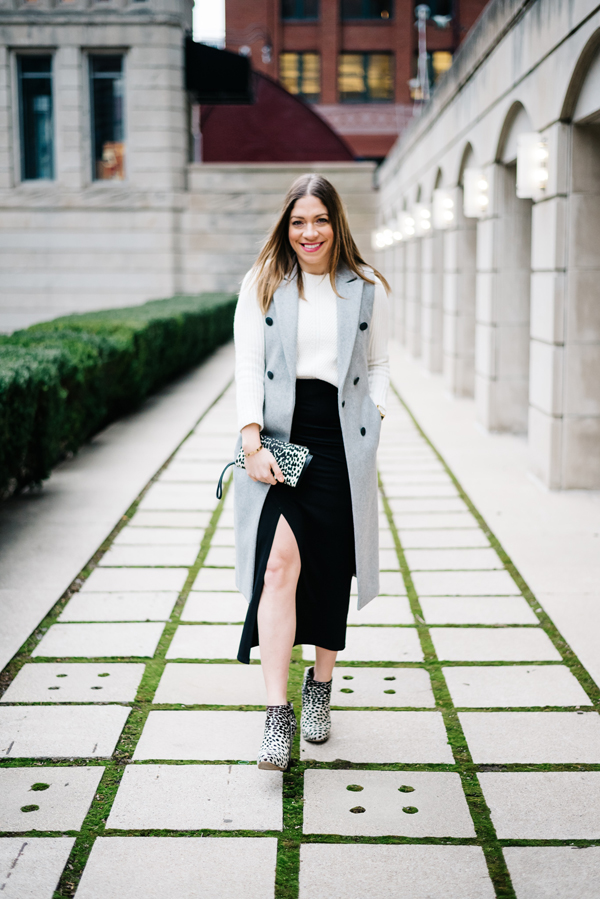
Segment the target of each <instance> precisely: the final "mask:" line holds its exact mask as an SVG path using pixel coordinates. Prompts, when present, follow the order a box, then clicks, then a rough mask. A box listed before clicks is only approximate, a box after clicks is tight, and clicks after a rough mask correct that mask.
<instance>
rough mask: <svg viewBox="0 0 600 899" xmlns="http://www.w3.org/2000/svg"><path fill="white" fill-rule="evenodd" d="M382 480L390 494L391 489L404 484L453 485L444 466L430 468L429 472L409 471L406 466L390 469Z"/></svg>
mask: <svg viewBox="0 0 600 899" xmlns="http://www.w3.org/2000/svg"><path fill="white" fill-rule="evenodd" d="M382 480H383V482H384V484H385V487H386V489H387V490H388V493H389V488H390V487H393V486H396V485H401V486H402V485H404V484H453V483H454V482H453V480H452V478H451V477H450V475H449V474H448V473H447V472H446V471H445V469H444V467H443V466H442V465H439V464H438V465H437V466H433V467H431V466H430V470H428V471H414V470H412V469H411V470H409V471H407V470H406V468H405V466H401V467H399V468H397V469H392V468H390V469H388V470H387V471H386V473H385V474H384V475H383V476H382Z"/></svg>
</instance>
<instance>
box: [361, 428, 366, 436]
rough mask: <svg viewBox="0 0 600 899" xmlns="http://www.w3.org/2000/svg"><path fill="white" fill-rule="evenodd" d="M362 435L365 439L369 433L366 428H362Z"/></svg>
mask: <svg viewBox="0 0 600 899" xmlns="http://www.w3.org/2000/svg"><path fill="white" fill-rule="evenodd" d="M360 433H361V434H362V435H363V437H364V436H365V434H366V433H367V431H366V428H361V429H360Z"/></svg>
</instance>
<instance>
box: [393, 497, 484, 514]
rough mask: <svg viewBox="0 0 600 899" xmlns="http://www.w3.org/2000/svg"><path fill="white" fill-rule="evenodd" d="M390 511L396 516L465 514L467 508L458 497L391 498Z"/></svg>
mask: <svg viewBox="0 0 600 899" xmlns="http://www.w3.org/2000/svg"><path fill="white" fill-rule="evenodd" d="M389 504H390V509H391V510H392V512H393V513H394V516H396V515H402V514H406V513H409V514H414V513H416V512H431V513H434V512H465V511H466V510H467V507H466V506H465V503H464V501H463V500H462V499H461V498H460V497H459V496H456V497H454V496H448V497H445V496H439V497H413V498H410V499H409V498H404V499H402V498H392V499H390V500H389Z"/></svg>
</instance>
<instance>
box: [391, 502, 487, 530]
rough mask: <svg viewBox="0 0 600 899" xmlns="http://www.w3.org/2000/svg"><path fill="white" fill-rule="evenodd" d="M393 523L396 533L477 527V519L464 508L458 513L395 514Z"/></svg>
mask: <svg viewBox="0 0 600 899" xmlns="http://www.w3.org/2000/svg"><path fill="white" fill-rule="evenodd" d="M394 523H395V525H396V527H397V528H398V531H399V532H400V533H402V531H404V530H415V529H416V530H423V529H425V530H428V529H432V530H439V529H440V528H457V529H462V528H469V529H473V528H476V527H478V523H477V519H476V518H475V517H474V516H473V515H471V513H470V512H469V511H468V510H467V507H466V506H465V507H464V510H463V511H460V512H443V511H442V512H411V511H406V512H395V513H394Z"/></svg>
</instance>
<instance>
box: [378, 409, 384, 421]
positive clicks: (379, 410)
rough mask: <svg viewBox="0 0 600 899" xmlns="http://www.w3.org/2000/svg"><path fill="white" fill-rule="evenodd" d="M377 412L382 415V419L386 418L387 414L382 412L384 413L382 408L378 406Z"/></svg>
mask: <svg viewBox="0 0 600 899" xmlns="http://www.w3.org/2000/svg"><path fill="white" fill-rule="evenodd" d="M377 411H378V412H379V414H380V415H381V417H382V419H383V418H385V412H382V411H381V406H377Z"/></svg>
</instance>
